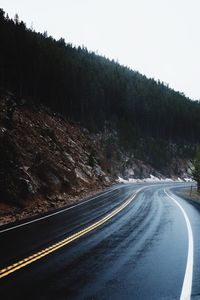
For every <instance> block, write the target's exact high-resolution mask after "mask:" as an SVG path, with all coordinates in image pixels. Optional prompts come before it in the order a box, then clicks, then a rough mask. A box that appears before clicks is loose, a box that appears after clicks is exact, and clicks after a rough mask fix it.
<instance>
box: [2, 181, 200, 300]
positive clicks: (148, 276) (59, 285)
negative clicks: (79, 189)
mask: <svg viewBox="0 0 200 300" xmlns="http://www.w3.org/2000/svg"><path fill="white" fill-rule="evenodd" d="M184 186H185V185H184V184H171V185H169V184H168V185H167V184H165V185H164V184H156V185H146V186H145V185H136V184H129V185H121V186H115V187H113V188H111V189H110V190H108V191H107V192H104V193H103V194H100V195H99V196H98V197H96V198H94V199H92V200H91V201H88V202H85V203H84V204H81V205H78V206H76V207H74V208H71V209H68V210H66V211H64V212H62V213H59V214H56V215H54V216H51V217H49V218H45V219H42V220H39V221H37V222H33V223H30V224H27V225H26V226H22V227H17V228H15V229H13V230H9V231H4V232H0V270H2V269H3V268H4V267H7V266H10V265H12V264H13V263H15V262H17V261H19V260H21V259H23V258H26V257H28V256H30V255H32V254H34V253H37V252H38V251H41V250H43V249H45V248H46V247H49V246H51V245H52V244H55V243H57V242H59V241H61V240H63V239H64V238H66V237H67V236H70V235H72V234H74V233H76V232H79V231H80V230H82V229H84V228H86V227H88V226H90V225H91V224H93V223H95V222H96V221H98V220H100V219H102V218H103V217H104V216H105V215H106V214H108V213H109V212H111V211H113V210H114V209H115V208H117V207H119V206H120V205H121V204H122V203H124V201H125V200H126V199H127V198H128V197H129V196H130V195H132V194H133V192H134V191H137V190H138V189H139V188H141V187H144V189H143V190H142V191H141V192H140V193H139V194H138V195H137V196H136V198H135V199H134V200H133V201H132V202H131V203H130V204H129V205H128V206H127V207H126V208H124V209H123V210H122V211H121V212H119V213H118V214H117V215H115V216H114V217H113V218H111V219H110V220H109V221H108V222H107V223H105V224H103V225H101V226H100V227H98V228H96V229H94V230H93V231H91V232H89V233H87V234H85V235H84V236H82V237H80V238H79V239H77V240H75V241H73V242H72V243H70V244H68V245H66V246H64V247H63V248H60V249H58V250H57V251H55V252H53V253H51V254H49V255H47V256H45V257H43V258H41V259H39V260H37V261H35V262H33V263H32V264H30V265H27V266H25V267H24V268H21V269H19V270H17V271H15V272H13V273H12V274H9V275H8V276H6V277H4V278H1V279H0V299H2V300H4V299H5V300H6V299H9V300H11V299H13V300H15V299H37V300H44V299H49V300H51V299H52V300H60V299H63V300H64V299H136V300H140V299H143V300H151V299H152V300H154V299H155V300H162V299H163V300H173V299H180V294H181V291H182V285H183V280H184V276H185V269H186V262H187V255H188V233H187V227H186V223H185V220H184V218H183V214H182V212H181V210H180V209H179V208H178V206H177V205H176V204H175V203H174V202H173V201H172V199H170V198H169V197H168V196H167V195H166V193H165V192H164V188H165V189H166V190H167V191H169V192H170V193H171V195H173V197H174V198H175V199H176V200H177V201H178V203H179V204H180V205H181V206H182V207H183V208H184V210H185V211H186V213H187V215H188V218H189V220H190V222H191V226H192V231H193V237H194V269H193V280H192V296H191V299H193V300H198V299H200V234H199V232H200V208H199V206H198V205H194V204H192V203H190V202H187V201H185V200H183V199H181V198H180V197H178V196H176V195H175V194H174V193H173V192H174V190H175V191H176V190H177V189H179V188H183V187H184ZM172 193H173V194H172ZM3 229H4V228H0V230H3Z"/></svg>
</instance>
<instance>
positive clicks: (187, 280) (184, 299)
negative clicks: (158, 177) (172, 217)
mask: <svg viewBox="0 0 200 300" xmlns="http://www.w3.org/2000/svg"><path fill="white" fill-rule="evenodd" d="M164 192H165V194H166V195H167V196H168V197H169V198H170V199H172V200H173V201H174V202H175V204H176V205H177V206H178V207H179V208H180V210H181V212H182V214H183V216H184V218H185V222H186V225H187V231H188V256H187V264H186V269H185V276H184V281H183V286H182V291H181V296H180V300H190V298H191V291H192V277H193V252H194V250H193V249H194V242H193V233H192V227H191V224H190V220H189V218H188V216H187V214H186V212H185V210H184V208H183V207H182V206H181V205H180V204H179V202H178V201H177V200H176V199H174V198H173V197H172V196H171V195H170V194H169V193H168V192H167V191H166V190H165V189H164Z"/></svg>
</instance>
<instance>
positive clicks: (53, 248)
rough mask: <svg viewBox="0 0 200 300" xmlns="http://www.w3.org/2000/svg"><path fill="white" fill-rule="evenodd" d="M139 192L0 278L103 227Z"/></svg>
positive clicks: (9, 267)
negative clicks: (100, 217)
mask: <svg viewBox="0 0 200 300" xmlns="http://www.w3.org/2000/svg"><path fill="white" fill-rule="evenodd" d="M140 191H141V189H140V190H138V191H137V192H135V193H134V194H132V195H131V196H130V197H129V198H128V199H127V200H126V201H125V202H124V203H123V204H122V205H120V206H119V207H117V208H116V209H114V210H113V211H112V212H111V213H109V214H107V215H106V216H105V217H103V218H102V219H100V220H99V221H97V222H95V223H94V224H92V225H90V226H88V227H86V228H85V229H83V230H80V231H78V232H77V233H75V234H73V235H71V236H69V237H67V238H65V239H63V240H62V241H60V242H58V243H56V244H54V245H52V246H50V247H48V248H45V249H44V250H42V251H40V252H37V253H35V254H33V255H31V256H28V257H26V258H24V259H22V260H20V261H18V262H16V263H14V264H12V265H10V266H8V267H6V268H4V269H1V270H0V278H3V277H5V276H8V275H9V274H11V273H13V272H15V271H17V270H19V269H21V268H24V267H25V266H27V265H30V264H31V263H33V262H34V261H37V260H39V259H41V258H42V257H44V256H47V255H48V254H50V253H52V252H55V251H56V250H58V249H60V248H62V247H64V246H66V245H67V244H70V243H71V242H73V241H75V240H77V239H78V238H80V237H81V236H83V235H85V234H87V233H88V232H90V231H92V230H94V229H95V228H98V227H99V226H101V225H103V224H104V223H106V222H107V221H108V220H110V219H111V218H113V217H114V216H116V215H117V214H118V213H119V212H120V211H122V210H123V209H124V208H126V207H127V206H128V205H129V204H130V203H131V202H132V200H133V199H134V198H135V197H136V195H137V194H138V193H139V192H140Z"/></svg>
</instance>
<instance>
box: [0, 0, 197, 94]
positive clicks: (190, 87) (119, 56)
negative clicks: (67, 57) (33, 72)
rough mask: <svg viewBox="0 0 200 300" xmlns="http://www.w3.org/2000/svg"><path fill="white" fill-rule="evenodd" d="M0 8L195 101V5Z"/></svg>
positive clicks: (173, 1)
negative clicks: (163, 84) (115, 61)
mask: <svg viewBox="0 0 200 300" xmlns="http://www.w3.org/2000/svg"><path fill="white" fill-rule="evenodd" d="M0 7H1V8H3V9H4V11H5V12H6V13H8V15H9V17H12V18H13V17H14V15H15V13H17V14H18V15H19V18H20V20H23V21H24V22H25V23H26V24H27V26H28V27H31V26H32V27H33V28H34V30H36V31H39V32H44V31H47V32H48V35H51V36H53V37H54V38H56V39H58V38H60V37H63V38H65V40H66V42H67V43H68V42H69V43H72V44H73V45H77V46H78V45H80V46H82V45H84V46H86V47H87V48H88V50H91V51H95V52H97V53H98V54H101V55H104V56H106V57H108V58H111V59H114V60H117V61H118V62H119V63H120V64H123V65H126V66H128V67H130V68H131V69H133V70H137V71H139V72H140V73H142V74H145V75H146V76H147V77H151V78H155V79H156V80H157V79H160V80H161V81H163V82H165V83H167V84H169V86H170V87H172V88H173V89H175V90H178V91H180V92H183V93H184V94H185V95H186V96H188V97H190V98H191V99H196V100H197V99H198V100H199V99H200V84H199V79H200V17H199V13H200V0H57V1H55V0H34V1H32V0H29V1H27V0H0Z"/></svg>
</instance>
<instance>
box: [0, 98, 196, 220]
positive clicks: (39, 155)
mask: <svg viewBox="0 0 200 300" xmlns="http://www.w3.org/2000/svg"><path fill="white" fill-rule="evenodd" d="M0 154H1V160H0V224H3V223H6V222H9V221H15V220H18V219H21V218H25V217H28V216H32V215H34V214H38V213H42V212H46V211H49V210H52V209H55V208H59V207H63V206H65V205H69V204H71V203H74V202H76V201H78V200H79V201H80V199H82V198H84V197H86V196H88V195H90V194H91V193H93V192H95V193H96V192H97V191H100V190H102V189H104V188H106V187H107V186H109V185H111V184H113V183H114V182H117V180H118V178H119V177H122V178H127V179H128V178H140V179H143V178H147V177H150V175H154V176H156V177H159V178H165V176H166V175H167V176H168V177H171V178H174V179H177V177H181V178H185V177H187V176H188V170H189V167H190V163H189V161H188V160H187V159H180V158H176V157H173V158H172V160H171V165H169V166H168V169H166V174H164V173H161V172H160V171H159V170H156V169H155V168H154V167H153V166H152V165H150V164H148V163H145V162H144V161H142V160H138V159H137V158H135V157H134V155H133V154H132V153H131V152H125V151H124V150H123V149H122V148H120V145H119V140H118V138H117V135H116V133H114V132H109V131H107V130H106V131H104V132H101V133H98V134H93V133H89V131H88V130H87V129H85V128H83V127H81V126H80V125H78V124H75V123H69V122H68V121H66V120H65V119H63V117H61V116H60V115H58V114H55V113H53V112H51V111H50V110H49V109H47V108H45V107H41V106H40V107H36V106H35V105H30V104H28V103H27V102H26V101H25V100H20V99H18V98H16V97H15V96H14V95H13V94H12V93H2V94H1V95H0Z"/></svg>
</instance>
